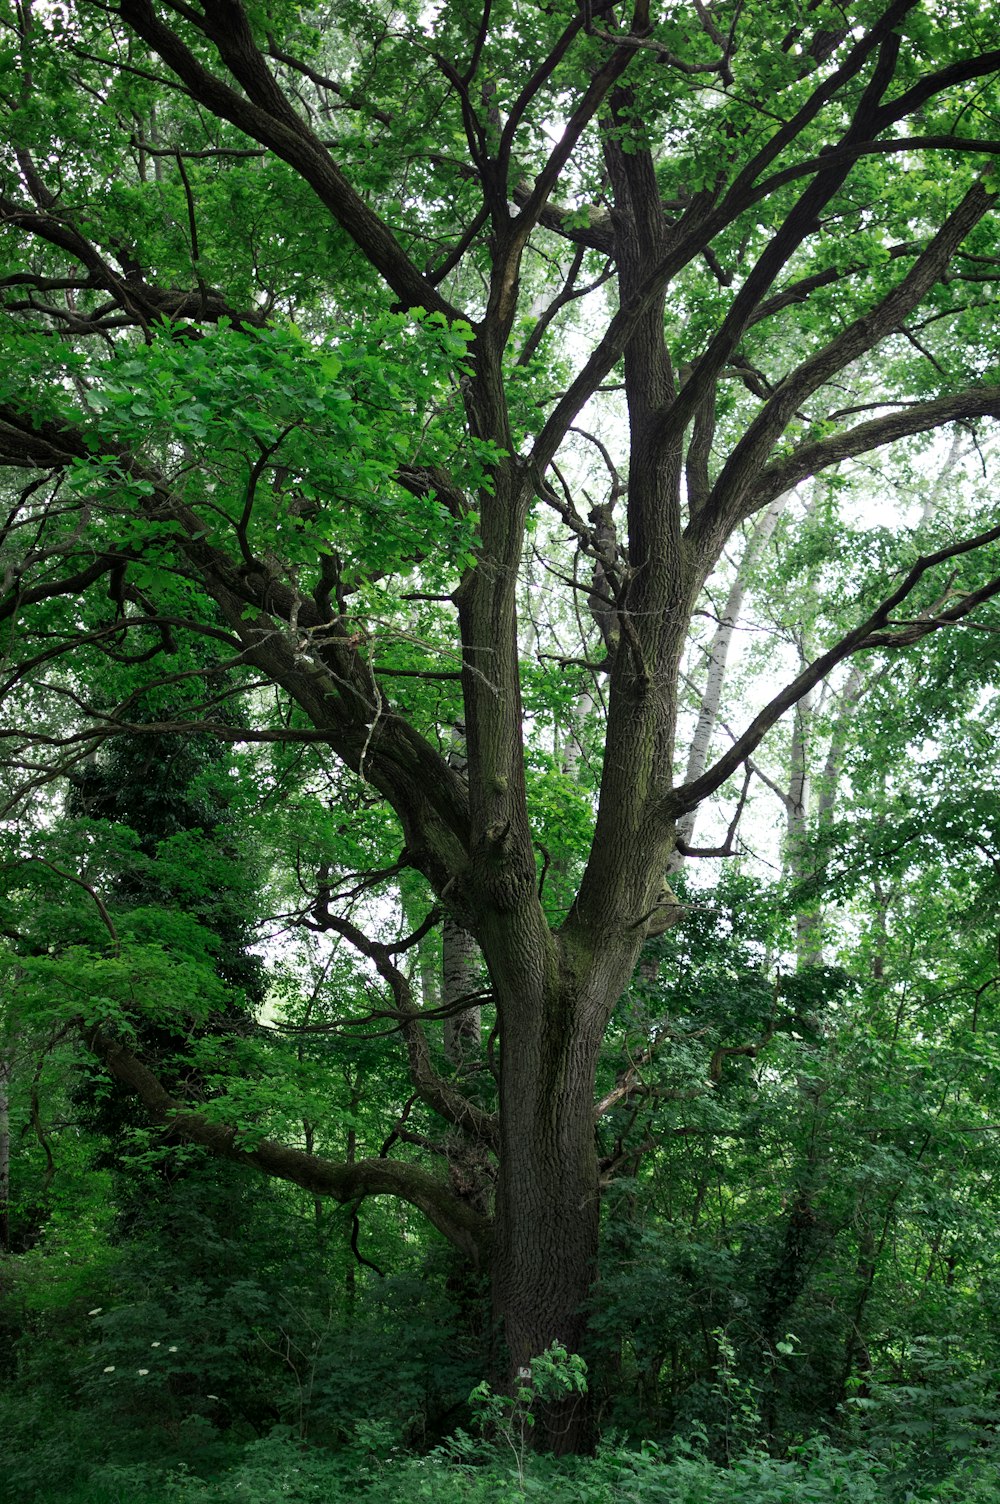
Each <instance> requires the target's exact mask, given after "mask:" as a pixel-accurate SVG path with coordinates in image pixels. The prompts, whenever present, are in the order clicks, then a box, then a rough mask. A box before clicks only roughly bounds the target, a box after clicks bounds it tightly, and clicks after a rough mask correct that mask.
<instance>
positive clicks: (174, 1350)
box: [167, 1347, 177, 1353]
mask: <svg viewBox="0 0 1000 1504" xmlns="http://www.w3.org/2000/svg"><path fill="white" fill-rule="evenodd" d="M176 1351H177V1349H176V1347H168V1348H167V1352H168V1353H175V1352H176Z"/></svg>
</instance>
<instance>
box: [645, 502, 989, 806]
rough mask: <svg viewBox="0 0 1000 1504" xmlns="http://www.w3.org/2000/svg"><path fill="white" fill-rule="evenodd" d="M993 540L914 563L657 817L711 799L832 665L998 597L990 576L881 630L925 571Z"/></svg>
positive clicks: (984, 538)
mask: <svg viewBox="0 0 1000 1504" xmlns="http://www.w3.org/2000/svg"><path fill="white" fill-rule="evenodd" d="M998 540H1000V527H994V528H990V529H989V531H988V532H985V533H979V534H978V535H977V536H976V537H975V538H967V539H965V540H964V541H963V542H961V543H954V544H952V545H951V546H950V547H948V548H942V549H938V551H937V552H936V553H933V554H926V555H925V556H924V557H923V558H921V559H918V560H917V561H916V563H915V564H914V565H913V567H912V568H911V569H910V570H909V571H908V573H907V575H906V577H905V578H904V580H903V582H902V584H901V585H899V587H898V588H897V589H896V590H894V591H893V592H892V594H891V595H889V596H887V597H886V598H885V600H884V601H882V603H881V605H879V606H878V607H877V608H876V609H875V610H874V611H873V612H872V613H871V615H870V616H869V617H867V618H866V620H865V621H863V622H861V624H860V625H859V626H857V627H855V629H854V631H853V632H848V633H847V635H846V636H845V637H842V638H841V639H840V641H839V642H837V643H835V644H834V646H833V647H832V648H830V649H829V651H828V652H826V653H823V654H821V655H820V657H819V658H816V659H814V661H813V662H812V663H810V664H809V665H808V666H807V667H806V668H805V669H803V671H802V673H801V674H799V675H797V677H796V678H794V679H793V680H792V682H791V683H790V684H788V685H786V687H785V688H784V689H783V690H782V691H781V693H780V694H778V695H775V697H774V699H773V700H771V701H770V703H769V704H768V705H766V706H765V707H764V709H763V710H762V711H761V712H760V714H759V715H758V716H756V717H755V718H754V719H753V720H752V721H751V723H750V725H749V726H748V727H747V729H746V731H744V733H743V735H742V736H740V737H738V738H737V740H736V741H735V742H734V743H733V745H732V746H731V747H730V748H729V750H728V751H727V752H725V753H724V754H723V756H722V757H720V758H719V760H718V762H716V763H715V764H714V765H713V766H712V767H711V768H709V770H708V772H707V773H704V774H703V775H702V777H701V778H696V779H695V780H694V782H693V783H686V784H683V785H681V787H679V788H675V789H673V790H671V792H670V793H669V794H668V795H667V796H666V798H665V799H664V800H663V803H662V807H661V814H662V815H663V816H664V817H665V818H666V819H668V820H674V819H676V818H677V817H678V816H680V815H682V814H684V812H685V811H686V810H689V809H694V807H695V806H696V805H697V804H700V803H701V801H702V800H703V799H706V798H707V797H708V796H709V794H714V792H715V790H716V789H718V788H721V787H722V785H723V784H724V783H725V782H726V780H727V779H728V778H730V777H732V775H733V773H735V772H736V770H737V768H739V767H740V766H741V765H742V764H743V763H744V762H745V761H746V759H747V758H748V757H749V756H750V754H751V753H752V752H753V751H754V750H755V749H756V748H757V747H758V746H759V745H760V743H761V741H762V740H763V738H764V737H765V735H766V734H767V732H768V731H770V729H771V727H772V726H774V725H775V724H776V723H777V722H778V721H779V720H780V719H781V717H782V716H783V715H784V713H785V711H786V710H790V709H791V708H792V706H793V705H796V704H798V702H799V700H801V699H802V698H803V697H804V696H805V695H807V694H808V693H809V691H810V690H811V689H812V688H813V687H814V686H815V685H817V684H819V683H820V681H821V680H822V679H825V678H826V676H827V674H829V673H830V671H831V669H834V668H835V667H836V666H837V664H838V663H842V662H843V660H844V659H845V658H849V657H850V655H851V654H852V653H858V652H863V651H864V650H865V649H870V648H894V647H907V646H909V645H910V644H911V643H913V642H917V641H919V640H920V639H921V638H923V637H927V636H929V635H930V634H931V633H932V632H936V631H939V630H941V629H942V628H943V627H946V626H952V625H954V623H955V622H957V621H960V620H962V618H963V617H965V616H967V615H968V614H969V613H970V612H971V611H974V610H975V609H976V607H977V606H980V605H982V604H983V602H984V601H987V600H991V599H992V598H993V597H995V596H997V595H1000V578H998V577H994V578H992V579H991V580H989V581H988V582H987V583H986V584H985V585H983V586H982V587H981V588H980V589H979V590H975V591H970V592H969V594H967V595H964V596H962V598H961V599H960V600H959V601H958V602H957V603H956V604H955V605H953V606H950V607H949V608H948V609H947V610H946V611H943V612H941V613H939V614H937V615H932V616H926V617H920V618H917V619H916V620H914V621H912V622H908V623H907V624H906V625H905V626H904V627H902V628H901V629H900V630H899V631H897V632H895V633H893V632H892V631H886V630H885V628H887V627H889V628H891V626H892V616H893V612H894V611H895V610H896V608H897V606H899V605H901V604H902V602H903V601H904V600H905V599H906V598H907V596H908V595H910V593H911V592H912V591H913V590H914V588H915V587H916V586H917V585H918V584H919V582H920V581H921V580H922V579H923V577H924V575H925V574H927V572H928V571H929V570H931V569H934V568H935V567H936V566H937V565H939V564H943V563H946V562H947V561H948V560H949V559H955V558H959V557H961V556H962V555H963V554H969V553H973V552H975V550H976V549H978V548H984V547H985V546H986V545H987V544H989V543H996V542H997V541H998Z"/></svg>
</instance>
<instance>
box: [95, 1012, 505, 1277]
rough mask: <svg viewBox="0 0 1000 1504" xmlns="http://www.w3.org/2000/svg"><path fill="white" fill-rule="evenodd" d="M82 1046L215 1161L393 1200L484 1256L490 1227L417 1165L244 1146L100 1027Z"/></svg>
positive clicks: (339, 1197)
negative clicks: (180, 1099)
mask: <svg viewBox="0 0 1000 1504" xmlns="http://www.w3.org/2000/svg"><path fill="white" fill-rule="evenodd" d="M83 1038H84V1043H85V1044H86V1046H87V1048H88V1049H89V1050H91V1051H92V1052H93V1053H94V1054H95V1055H96V1056H97V1057H98V1059H99V1060H101V1061H102V1062H103V1063H104V1065H105V1066H106V1067H107V1068H108V1070H109V1071H110V1072H111V1074H112V1075H113V1076H114V1077H115V1079H116V1080H118V1081H120V1082H121V1084H122V1085H123V1086H124V1087H125V1088H126V1089H127V1090H128V1091H130V1092H132V1093H133V1095H134V1096H137V1097H138V1098H139V1100H140V1101H141V1102H142V1105H143V1107H144V1108H145V1110H146V1112H147V1113H148V1115H149V1117H150V1118H151V1119H152V1121H153V1122H154V1123H156V1124H158V1125H159V1126H160V1127H161V1128H163V1130H164V1132H165V1135H166V1136H167V1137H168V1138H170V1139H175V1140H179V1141H181V1142H183V1143H188V1144H198V1145H200V1146H201V1147H202V1148H205V1149H208V1150H209V1151H210V1152H211V1153H212V1154H215V1155H217V1156H218V1157H219V1158H220V1159H229V1160H233V1161H234V1162H235V1163H237V1164H244V1165H249V1166H251V1167H252V1168H253V1169H255V1170H260V1171H261V1172H262V1173H263V1174H265V1175H271V1176H274V1177H275V1178H276V1179H279V1180H287V1181H290V1182H291V1183H292V1184H293V1185H299V1186H302V1187H303V1189H304V1190H307V1191H309V1192H310V1194H311V1195H313V1196H330V1197H332V1198H333V1200H335V1201H339V1202H341V1203H342V1204H345V1203H346V1204H349V1203H351V1202H358V1201H360V1200H362V1199H363V1198H364V1197H366V1196H395V1197H397V1198H398V1199H399V1200H401V1201H407V1202H409V1204H410V1205H411V1206H415V1207H417V1208H418V1210H420V1211H421V1212H423V1214H424V1216H425V1217H427V1219H428V1221H429V1222H431V1223H432V1224H433V1225H434V1226H435V1227H436V1228H437V1229H438V1231H439V1232H440V1233H442V1234H443V1236H444V1237H446V1238H447V1239H448V1241H449V1242H450V1243H453V1244H454V1245H455V1247H456V1248H459V1249H460V1250H461V1251H462V1252H463V1253H464V1254H466V1256H467V1257H468V1258H469V1259H470V1260H471V1261H472V1263H473V1264H475V1265H480V1264H481V1263H482V1262H483V1261H484V1260H485V1257H486V1253H487V1249H488V1245H489V1236H490V1225H489V1222H488V1221H487V1220H486V1218H485V1217H482V1216H481V1215H480V1214H479V1213H478V1212H476V1211H474V1210H473V1208H472V1207H471V1206H469V1205H468V1204H467V1203H466V1202H464V1201H461V1200H460V1199H459V1198H458V1197H457V1196H454V1195H453V1194H452V1193H451V1191H449V1190H448V1188H447V1186H445V1185H444V1184H443V1183H442V1182H441V1181H439V1180H438V1179H436V1178H435V1176H433V1175H431V1174H429V1173H428V1172H427V1171H426V1170H424V1169H422V1168H421V1167H420V1166H419V1165H413V1164H401V1163H399V1162H398V1161H396V1160H391V1159H361V1160H357V1161H356V1162H355V1163H354V1164H338V1163H336V1162H334V1161H332V1160H327V1159H321V1158H320V1157H319V1156H318V1155H315V1154H307V1153H306V1152H305V1151H304V1150H302V1149H293V1148H290V1147H289V1146H288V1145H287V1144H279V1143H277V1142H275V1140H273V1139H263V1140H261V1141H260V1142H259V1143H257V1144H256V1145H255V1147H254V1148H252V1149H248V1148H242V1147H241V1145H240V1133H239V1129H238V1128H237V1127H235V1126H234V1125H233V1124H231V1123H216V1122H213V1121H212V1120H211V1119H210V1118H208V1117H206V1116H205V1114H204V1113H201V1112H195V1111H192V1110H190V1109H188V1108H186V1107H185V1106H184V1105H183V1104H182V1103H180V1102H178V1101H176V1100H175V1099H174V1098H173V1097H171V1095H170V1094H169V1092H168V1091H167V1090H166V1089H165V1087H164V1086H163V1084H162V1082H161V1081H160V1080H159V1079H158V1077H156V1076H155V1075H154V1074H153V1072H152V1071H151V1070H150V1069H149V1067H148V1066H146V1065H144V1064H143V1062H142V1061H141V1060H139V1059H138V1057H137V1056H136V1055H134V1054H133V1053H132V1052H131V1050H129V1049H127V1048H126V1046H125V1045H124V1044H122V1042H121V1041H120V1040H118V1039H115V1038H114V1036H113V1035H111V1034H110V1033H108V1031H107V1030H106V1029H104V1028H102V1027H101V1026H100V1025H95V1026H93V1027H89V1028H86V1029H85V1030H84V1031H83Z"/></svg>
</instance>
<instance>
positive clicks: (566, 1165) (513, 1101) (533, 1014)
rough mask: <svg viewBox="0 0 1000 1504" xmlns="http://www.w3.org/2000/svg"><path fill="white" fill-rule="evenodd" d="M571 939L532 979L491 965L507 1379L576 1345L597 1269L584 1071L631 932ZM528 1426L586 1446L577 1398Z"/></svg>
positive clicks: (499, 1273) (501, 1317)
mask: <svg viewBox="0 0 1000 1504" xmlns="http://www.w3.org/2000/svg"><path fill="white" fill-rule="evenodd" d="M574 941H575V937H573V936H570V935H564V936H563V937H562V938H561V939H560V940H558V941H557V942H556V943H555V945H554V946H553V947H552V948H551V949H550V950H549V953H548V955H547V956H544V957H543V956H538V957H537V958H536V959H537V960H538V961H539V962H541V963H542V964H540V965H539V966H538V967H537V970H536V971H535V978H536V979H535V983H534V987H533V988H529V987H527V986H525V975H524V972H523V971H522V973H521V979H520V984H519V985H518V986H517V988H516V990H515V988H513V987H512V986H511V985H510V981H509V980H505V979H504V978H503V977H500V978H498V976H497V970H498V968H496V967H495V966H494V968H493V970H494V977H493V981H494V988H495V990H496V991H497V994H498V1001H499V1005H500V1009H501V1016H502V1018H503V1020H504V1024H503V1035H502V1041H501V1112H500V1124H501V1128H500V1133H501V1140H500V1170H499V1178H498V1184H497V1196H496V1209H495V1219H494V1241H493V1257H492V1265H491V1276H492V1293H493V1311H494V1319H495V1323H496V1329H497V1334H498V1337H499V1338H500V1340H501V1342H502V1343H503V1348H504V1359H505V1362H506V1364H507V1374H508V1377H509V1379H510V1380H512V1381H514V1380H516V1378H517V1375H518V1373H519V1371H520V1370H524V1369H527V1368H530V1366H531V1361H532V1359H533V1358H534V1357H536V1356H537V1355H538V1354H539V1353H541V1352H544V1351H545V1350H546V1349H547V1348H548V1347H550V1346H551V1345H552V1344H553V1343H554V1342H560V1343H562V1344H564V1345H565V1346H566V1347H567V1348H568V1349H569V1351H570V1352H579V1351H580V1350H581V1348H582V1347H583V1346H584V1344H585V1337H586V1327H587V1304H588V1300H589V1296H590V1291H591V1288H592V1286H593V1283H594V1280H595V1278H596V1276H597V1256H598V1234H599V1228H600V1192H599V1184H598V1163H597V1146H596V1138H595V1129H594V1100H595V1089H594V1083H595V1073H596V1066H597V1060H598V1055H599V1052H600V1047H601V1039H602V1036H603V1031H604V1026H605V1023H606V1019H607V1015H608V1012H609V1010H610V1007H611V1006H613V1003H614V1001H615V999H616V998H617V995H618V993H619V992H620V990H621V988H622V987H623V986H624V985H626V984H627V981H628V977H629V975H630V974H631V969H632V966H633V965H634V963H635V959H636V957H635V951H636V949H637V942H636V940H635V938H634V936H630V937H628V939H627V940H625V941H623V943H622V944H621V945H620V946H613V945H610V946H607V947H604V948H602V952H603V951H606V952H607V953H602V955H601V957H599V959H598V963H597V964H596V965H595V963H594V959H593V957H592V956H589V955H588V956H586V957H580V956H579V955H578V954H577V953H576V951H575V949H574ZM611 952H613V954H611ZM511 980H512V979H511ZM536 1432H537V1433H538V1434H537V1440H538V1442H539V1443H540V1444H542V1445H545V1446H547V1447H550V1448H551V1449H552V1450H554V1451H556V1452H573V1451H582V1450H586V1449H587V1448H588V1446H589V1445H590V1444H591V1441H592V1435H591V1422H590V1413H589V1409H588V1406H587V1403H586V1400H585V1399H583V1398H582V1397H580V1396H574V1397H572V1398H569V1399H567V1400H566V1401H565V1402H563V1403H559V1404H555V1405H550V1406H546V1407H543V1408H542V1410H541V1413H540V1421H539V1424H538V1426H537V1427H536Z"/></svg>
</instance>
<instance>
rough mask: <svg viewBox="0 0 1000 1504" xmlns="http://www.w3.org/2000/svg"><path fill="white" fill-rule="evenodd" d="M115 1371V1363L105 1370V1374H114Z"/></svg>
mask: <svg viewBox="0 0 1000 1504" xmlns="http://www.w3.org/2000/svg"><path fill="white" fill-rule="evenodd" d="M114 1371H115V1365H114V1364H113V1363H111V1364H109V1365H108V1367H107V1368H106V1369H105V1370H104V1372H105V1373H114Z"/></svg>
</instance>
